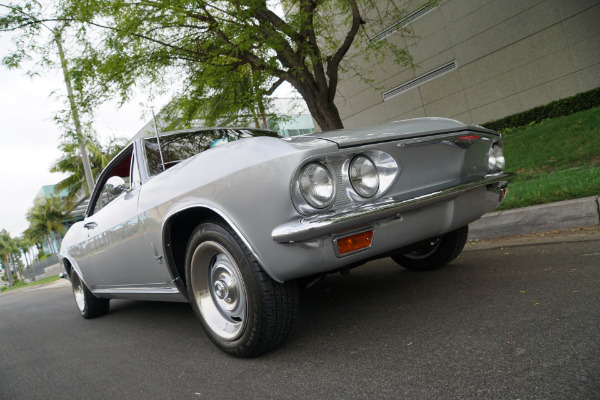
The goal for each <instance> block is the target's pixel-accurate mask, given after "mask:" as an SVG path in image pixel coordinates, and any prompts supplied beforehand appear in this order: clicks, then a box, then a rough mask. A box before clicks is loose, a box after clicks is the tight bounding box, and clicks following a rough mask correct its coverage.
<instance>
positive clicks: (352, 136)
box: [306, 118, 491, 148]
mask: <svg viewBox="0 0 600 400" xmlns="http://www.w3.org/2000/svg"><path fill="white" fill-rule="evenodd" d="M464 130H476V131H483V132H489V133H491V131H489V130H487V129H485V128H482V127H479V126H470V125H466V124H463V123H462V122H459V121H455V120H453V119H448V118H416V119H408V120H402V121H394V122H390V123H387V124H384V125H378V126H373V127H365V128H358V129H340V130H336V131H329V132H317V133H313V134H310V135H306V137H312V138H319V139H325V140H329V141H331V142H335V143H337V145H338V146H339V147H340V148H344V147H353V146H360V145H364V144H368V143H374V142H387V141H392V140H398V139H408V138H415V137H422V136H429V135H436V134H440V133H452V132H460V131H464Z"/></svg>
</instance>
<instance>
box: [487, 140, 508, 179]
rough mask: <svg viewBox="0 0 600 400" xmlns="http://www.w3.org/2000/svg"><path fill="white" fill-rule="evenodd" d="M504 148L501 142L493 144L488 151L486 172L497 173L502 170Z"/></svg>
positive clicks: (504, 162)
mask: <svg viewBox="0 0 600 400" xmlns="http://www.w3.org/2000/svg"><path fill="white" fill-rule="evenodd" d="M505 164H506V161H505V160H504V146H503V144H502V143H501V142H495V143H494V144H493V145H492V147H490V150H489V151H488V166H487V169H488V172H489V173H498V172H502V171H503V170H504V166H505Z"/></svg>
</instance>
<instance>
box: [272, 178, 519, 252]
mask: <svg viewBox="0 0 600 400" xmlns="http://www.w3.org/2000/svg"><path fill="white" fill-rule="evenodd" d="M510 176H511V174H508V173H503V174H495V175H488V176H486V177H484V178H482V179H478V180H476V181H471V182H466V183H462V184H459V185H456V186H453V187H450V188H447V189H444V190H440V191H437V192H433V193H429V194H426V195H423V196H418V197H414V198H412V199H406V200H394V199H382V200H380V201H377V202H375V203H372V204H364V205H361V206H359V207H357V208H354V209H352V210H349V211H348V210H347V211H342V212H337V213H335V212H334V213H327V214H323V215H315V216H312V217H307V218H302V219H300V220H296V221H292V222H288V223H286V224H283V225H280V226H278V227H276V228H275V229H273V232H272V233H271V236H272V237H273V240H274V241H275V242H277V243H297V242H303V241H307V240H312V239H317V238H319V237H322V236H325V235H329V234H332V233H335V232H339V231H343V230H346V229H351V228H355V227H357V226H361V225H366V224H370V223H373V222H376V221H381V220H385V219H390V218H400V217H401V216H402V214H403V213H407V212H410V211H414V210H417V209H420V208H424V207H428V206H431V205H434V204H438V203H443V202H446V201H450V200H453V199H455V198H457V197H458V196H459V195H460V194H461V193H463V192H466V191H469V190H473V189H477V188H480V187H483V186H488V187H490V188H491V187H499V186H500V187H502V186H506V185H507V184H508V179H509V178H510Z"/></svg>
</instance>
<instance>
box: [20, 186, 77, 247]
mask: <svg viewBox="0 0 600 400" xmlns="http://www.w3.org/2000/svg"><path fill="white" fill-rule="evenodd" d="M69 212H70V210H67V209H66V208H65V203H62V202H61V200H60V199H59V198H58V197H56V196H53V195H51V196H49V197H46V198H45V199H44V200H42V201H38V202H36V204H34V206H33V208H32V209H31V210H29V212H28V213H27V220H28V221H29V228H27V230H26V231H25V234H26V236H27V237H28V238H30V239H32V240H33V241H36V242H41V241H42V240H43V239H45V240H46V242H47V243H48V248H49V249H50V251H51V252H54V253H58V249H57V248H56V246H55V242H59V239H60V237H59V236H58V234H60V233H65V227H64V226H63V224H62V222H64V221H65V220H66V219H67V218H68V217H69Z"/></svg>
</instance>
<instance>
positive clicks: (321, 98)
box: [290, 82, 344, 131]
mask: <svg viewBox="0 0 600 400" xmlns="http://www.w3.org/2000/svg"><path fill="white" fill-rule="evenodd" d="M290 83H292V85H293V86H294V87H295V88H296V90H298V92H299V93H300V95H302V97H303V98H304V101H305V102H306V105H307V106H308V111H309V112H310V113H311V115H312V117H313V118H314V119H315V121H317V124H319V127H320V128H321V130H322V131H330V130H335V129H344V124H343V123H342V118H341V117H340V113H339V111H338V109H337V107H336V105H335V103H334V102H333V99H330V98H329V96H328V95H327V88H322V90H321V91H320V92H316V93H315V91H316V90H315V88H309V87H307V86H306V85H305V84H300V83H299V82H290Z"/></svg>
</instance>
